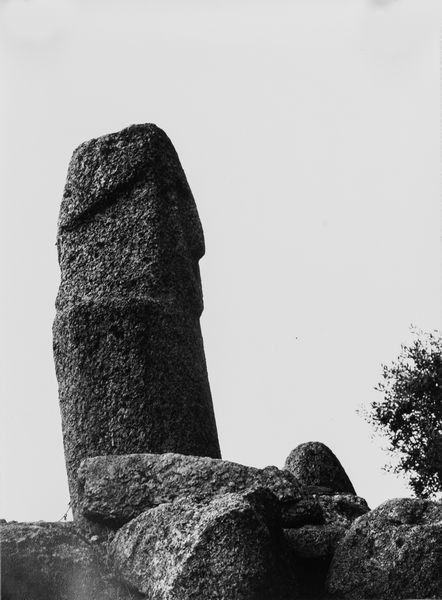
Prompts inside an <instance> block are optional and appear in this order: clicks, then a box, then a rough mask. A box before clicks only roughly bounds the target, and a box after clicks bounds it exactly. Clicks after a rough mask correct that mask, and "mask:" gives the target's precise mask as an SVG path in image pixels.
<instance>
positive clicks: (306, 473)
mask: <svg viewBox="0 0 442 600" xmlns="http://www.w3.org/2000/svg"><path fill="white" fill-rule="evenodd" d="M284 468H285V469H286V470H287V471H290V472H291V473H293V474H294V475H295V476H296V477H297V478H298V479H299V480H300V481H301V482H302V483H303V484H304V485H306V486H311V487H313V488H315V487H316V488H323V489H322V490H318V491H321V492H324V491H327V490H330V491H332V492H343V493H348V494H356V492H355V489H354V487H353V485H352V483H351V481H350V479H349V478H348V475H347V473H346V472H345V471H344V468H343V467H342V465H341V463H340V462H339V460H338V459H337V457H336V456H335V455H334V454H333V452H332V451H331V450H330V448H328V447H327V446H326V445H325V444H322V443H321V442H306V443H305V444H300V445H299V446H297V447H296V448H295V449H294V450H292V451H291V452H290V454H289V456H288V457H287V459H286V461H285V465H284Z"/></svg>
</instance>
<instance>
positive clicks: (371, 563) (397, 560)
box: [328, 498, 442, 600]
mask: <svg viewBox="0 0 442 600" xmlns="http://www.w3.org/2000/svg"><path fill="white" fill-rule="evenodd" d="M328 590H329V592H330V594H332V595H333V596H334V597H337V598H343V599H347V598H348V599H352V600H353V599H354V600H357V599H360V598H374V599H376V598H379V599H381V598H382V599H385V600H396V599H398V600H399V599H401V598H441V597H442V503H439V502H429V501H425V500H417V499H411V498H399V499H395V500H389V501H387V502H385V503H384V504H381V506H379V507H378V508H376V509H375V510H373V511H371V512H370V513H368V514H366V515H364V516H362V517H360V518H359V519H357V520H356V521H355V522H354V523H353V525H352V526H351V528H350V529H349V530H348V532H347V533H346V535H345V537H344V538H343V540H342V541H341V542H340V543H339V545H338V547H337V550H336V553H335V555H334V557H333V560H332V563H331V566H330V572H329V576H328Z"/></svg>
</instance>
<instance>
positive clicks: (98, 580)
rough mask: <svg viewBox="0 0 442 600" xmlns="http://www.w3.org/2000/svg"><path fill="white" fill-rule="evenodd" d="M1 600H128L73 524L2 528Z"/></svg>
mask: <svg viewBox="0 0 442 600" xmlns="http://www.w3.org/2000/svg"><path fill="white" fill-rule="evenodd" d="M0 540H1V597H2V599H3V600H130V599H131V598H132V599H134V598H138V597H139V596H134V595H130V594H129V593H128V590H127V586H125V585H123V584H119V583H118V582H117V581H116V580H115V579H114V578H113V577H112V576H111V574H110V573H109V571H108V570H107V569H106V561H105V555H104V554H103V552H102V551H101V549H99V548H98V547H97V546H95V545H94V544H93V543H90V542H88V541H87V540H86V539H85V538H84V537H83V536H82V535H81V534H80V533H79V531H77V530H76V528H75V526H74V525H73V524H72V523H43V522H37V523H15V522H11V523H4V524H2V525H0Z"/></svg>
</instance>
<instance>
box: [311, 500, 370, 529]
mask: <svg viewBox="0 0 442 600" xmlns="http://www.w3.org/2000/svg"><path fill="white" fill-rule="evenodd" d="M317 498H318V503H319V505H320V507H321V511H322V516H323V522H324V523H325V524H330V525H338V526H342V527H350V525H351V524H352V523H353V521H354V520H355V519H357V518H358V517H360V516H362V515H364V514H365V513H367V512H368V511H369V510H370V509H369V507H368V504H367V502H366V501H365V500H364V498H361V497H360V496H355V495H354V494H331V495H328V494H322V495H320V496H318V497H317Z"/></svg>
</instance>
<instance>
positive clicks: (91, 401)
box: [53, 124, 220, 516]
mask: <svg viewBox="0 0 442 600" xmlns="http://www.w3.org/2000/svg"><path fill="white" fill-rule="evenodd" d="M57 246H58V257H59V263H60V269H61V284H60V289H59V292H58V295H57V300H56V310H57V313H56V318H55V322H54V328H53V334H54V358H55V367H56V373H57V379H58V384H59V397H60V407H61V416H62V427H63V438H64V448H65V457H66V465H67V472H68V480H69V488H70V494H71V501H72V505H73V510H74V516H75V515H76V498H77V485H78V482H77V469H78V466H79V464H80V462H81V460H82V459H84V458H87V457H92V456H98V455H110V454H111V455H112V454H132V453H145V452H151V453H163V452H177V453H181V454H192V455H199V456H209V457H214V458H218V457H220V449H219V443H218V435H217V430H216V423H215V417H214V412H213V406H212V399H211V394H210V388H209V382H208V377H207V368H206V361H205V357H204V348H203V341H202V336H201V329H200V322H199V319H200V315H201V312H202V310H203V301H202V291H201V280H200V272H199V266H198V261H199V259H200V258H201V257H202V256H203V254H204V237H203V231H202V228H201V223H200V220H199V217H198V212H197V209H196V206H195V201H194V199H193V196H192V192H191V190H190V188H189V185H188V183H187V180H186V176H185V174H184V172H183V169H182V167H181V165H180V162H179V159H178V156H177V154H176V151H175V149H174V147H173V145H172V143H171V141H170V140H169V138H168V137H167V135H166V134H165V133H164V132H163V131H162V130H161V129H159V128H158V127H156V126H155V125H152V124H147V125H133V126H131V127H128V128H127V129H123V130H122V131H120V132H118V133H113V134H110V135H105V136H103V137H100V138H97V139H93V140H91V141H88V142H85V143H84V144H81V145H80V146H79V147H78V148H77V149H76V150H75V152H74V154H73V156H72V159H71V162H70V165H69V171H68V177H67V182H66V186H65V191H64V195H63V200H62V204H61V210H60V217H59V224H58V239H57Z"/></svg>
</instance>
